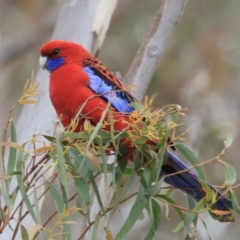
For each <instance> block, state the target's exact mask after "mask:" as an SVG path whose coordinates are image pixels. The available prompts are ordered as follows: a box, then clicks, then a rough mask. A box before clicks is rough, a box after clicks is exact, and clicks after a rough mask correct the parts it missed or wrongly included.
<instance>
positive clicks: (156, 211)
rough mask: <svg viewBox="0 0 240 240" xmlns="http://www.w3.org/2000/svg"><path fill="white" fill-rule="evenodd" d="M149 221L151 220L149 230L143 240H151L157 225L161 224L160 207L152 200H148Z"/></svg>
mask: <svg viewBox="0 0 240 240" xmlns="http://www.w3.org/2000/svg"><path fill="white" fill-rule="evenodd" d="M150 205H151V206H150V220H151V223H152V224H151V228H150V229H149V231H148V233H147V235H146V237H145V238H144V240H150V239H153V237H154V235H155V233H156V231H157V229H158V227H159V225H160V222H161V207H160V205H159V203H158V202H157V201H156V200H154V199H153V198H152V199H151V200H150Z"/></svg>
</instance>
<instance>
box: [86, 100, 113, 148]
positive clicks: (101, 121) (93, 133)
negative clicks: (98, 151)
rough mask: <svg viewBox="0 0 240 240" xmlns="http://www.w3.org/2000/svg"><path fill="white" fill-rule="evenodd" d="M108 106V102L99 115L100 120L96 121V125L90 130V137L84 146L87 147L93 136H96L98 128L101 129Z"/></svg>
mask: <svg viewBox="0 0 240 240" xmlns="http://www.w3.org/2000/svg"><path fill="white" fill-rule="evenodd" d="M109 106H110V105H109V103H108V105H107V107H106V108H105V109H104V111H103V113H102V116H101V118H100V120H99V121H98V123H97V125H96V126H95V128H94V130H93V132H92V134H91V136H90V139H89V140H88V143H87V146H86V148H89V147H90V146H91V143H92V142H93V140H94V138H95V137H96V135H97V133H98V131H99V129H101V127H102V123H103V121H104V119H105V116H106V114H107V112H108V108H109Z"/></svg>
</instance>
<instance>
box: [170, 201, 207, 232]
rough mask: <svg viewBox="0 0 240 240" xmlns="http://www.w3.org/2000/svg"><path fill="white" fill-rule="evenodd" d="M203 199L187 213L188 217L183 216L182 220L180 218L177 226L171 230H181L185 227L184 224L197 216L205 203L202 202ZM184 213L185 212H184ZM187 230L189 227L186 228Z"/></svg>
mask: <svg viewBox="0 0 240 240" xmlns="http://www.w3.org/2000/svg"><path fill="white" fill-rule="evenodd" d="M204 201H205V199H204V198H202V199H201V200H200V201H199V202H198V203H197V204H196V206H195V208H194V209H193V210H192V211H191V212H190V213H189V214H188V217H186V216H184V220H182V221H181V222H180V223H179V224H178V225H177V227H176V228H175V229H174V230H173V232H178V231H180V230H182V229H183V228H184V227H186V224H188V223H189V222H192V221H193V220H194V219H195V218H196V217H197V216H198V212H199V211H200V210H201V209H203V207H204V205H205V203H204ZM185 215H186V214H185ZM187 230H189V229H187Z"/></svg>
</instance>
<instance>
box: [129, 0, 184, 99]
mask: <svg viewBox="0 0 240 240" xmlns="http://www.w3.org/2000/svg"><path fill="white" fill-rule="evenodd" d="M186 2H187V0H165V1H164V3H163V5H162V7H161V8H160V10H159V11H158V13H157V15H156V17H155V20H154V22H153V24H152V26H151V29H150V31H149V33H148V34H147V36H146V39H145V40H144V41H143V43H142V45H141V46H140V48H139V50H138V52H137V54H136V56H135V58H134V60H133V62H132V64H131V66H130V68H129V70H128V73H127V74H126V76H125V78H124V82H125V83H126V84H128V85H131V84H134V85H136V88H135V89H134V92H135V94H134V95H135V97H136V98H137V99H138V100H141V99H142V98H143V96H144V94H145V92H146V90H147V88H148V86H149V84H150V81H151V79H152V76H153V74H154V72H155V70H156V68H157V65H158V64H159V61H160V60H161V58H162V56H163V53H164V50H165V48H166V45H167V42H168V41H169V38H170V36H171V33H172V32H173V29H174V27H175V25H176V24H177V23H178V22H179V20H180V18H181V16H182V13H183V10H184V6H185V4H186Z"/></svg>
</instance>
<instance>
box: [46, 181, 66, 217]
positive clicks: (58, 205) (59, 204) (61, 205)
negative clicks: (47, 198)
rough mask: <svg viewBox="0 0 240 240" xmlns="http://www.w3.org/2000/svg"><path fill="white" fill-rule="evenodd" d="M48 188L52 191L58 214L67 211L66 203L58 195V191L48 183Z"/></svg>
mask: <svg viewBox="0 0 240 240" xmlns="http://www.w3.org/2000/svg"><path fill="white" fill-rule="evenodd" d="M48 187H49V189H50V193H51V195H52V198H53V200H54V203H55V204H56V208H57V211H58V213H62V212H63V211H64V210H65V207H64V202H63V200H62V198H61V196H60V194H59V193H58V190H57V189H56V188H55V187H54V186H53V185H52V184H51V183H50V182H48Z"/></svg>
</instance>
